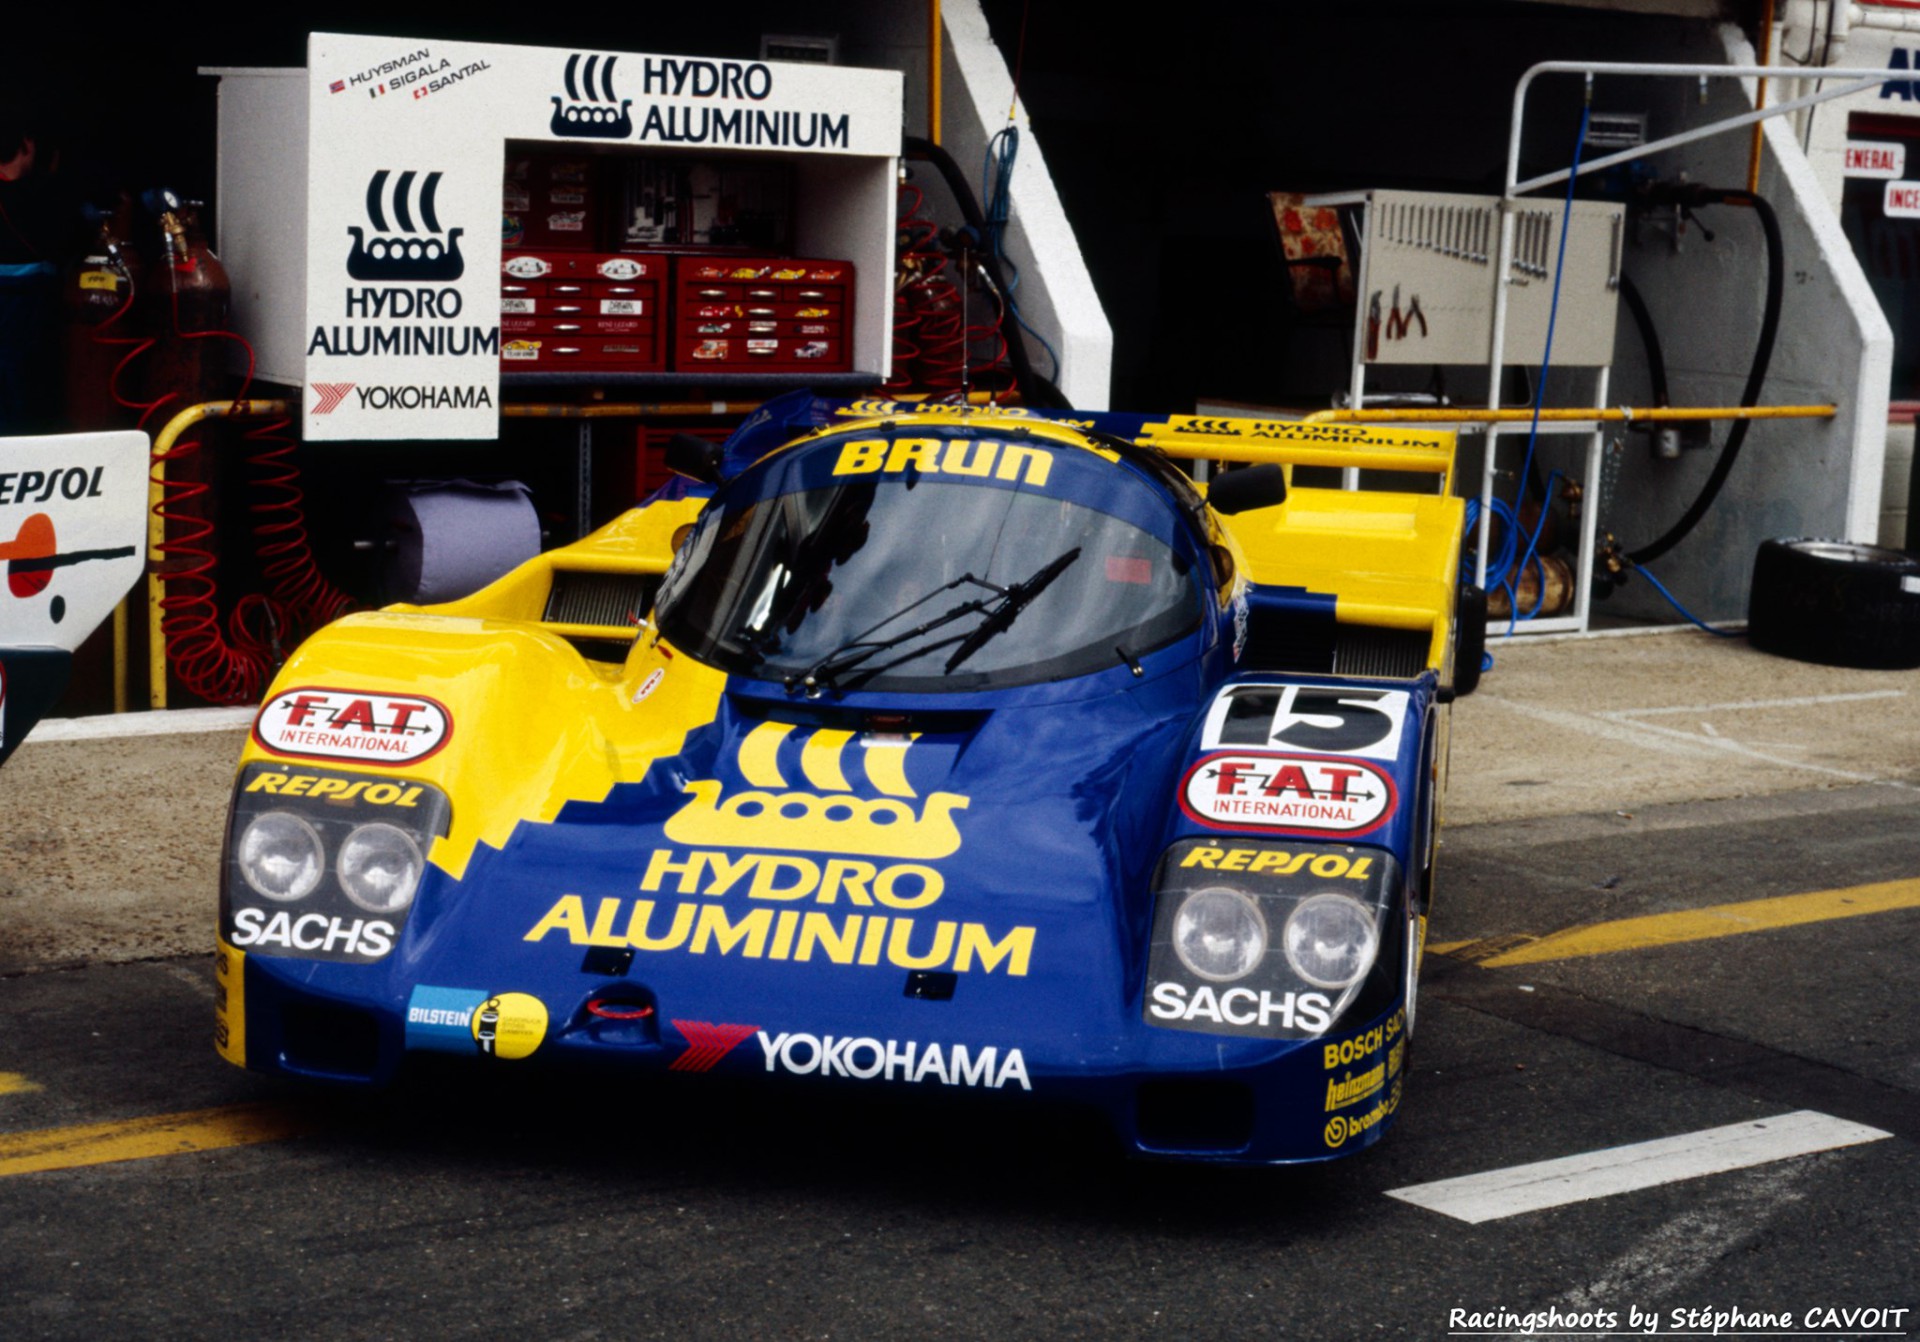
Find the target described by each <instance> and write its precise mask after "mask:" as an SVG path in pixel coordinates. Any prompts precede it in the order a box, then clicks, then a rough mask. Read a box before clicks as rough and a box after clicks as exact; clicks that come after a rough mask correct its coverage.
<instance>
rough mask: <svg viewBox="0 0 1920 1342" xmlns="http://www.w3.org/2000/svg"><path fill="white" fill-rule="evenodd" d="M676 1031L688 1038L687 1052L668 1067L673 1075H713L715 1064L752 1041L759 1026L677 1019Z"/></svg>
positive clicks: (674, 1025) (675, 1023)
mask: <svg viewBox="0 0 1920 1342" xmlns="http://www.w3.org/2000/svg"><path fill="white" fill-rule="evenodd" d="M673 1028H674V1029H676V1030H678V1031H679V1032H680V1033H681V1034H683V1035H685V1036H686V1039H687V1051H686V1052H685V1053H682V1054H681V1055H680V1056H679V1057H677V1058H675V1059H674V1060H673V1062H672V1063H670V1064H669V1065H668V1067H667V1070H668V1071H669V1072H711V1071H712V1070H713V1067H714V1064H715V1063H717V1062H719V1061H720V1059H722V1058H724V1057H726V1056H727V1054H729V1053H731V1052H733V1050H734V1049H735V1048H736V1047H737V1046H738V1045H739V1044H740V1042H741V1041H742V1040H744V1039H749V1038H751V1037H752V1036H753V1035H754V1034H755V1033H756V1032H757V1031H758V1030H759V1028H760V1027H759V1026H757V1025H710V1024H708V1023H707V1022H706V1021H703V1020H677V1021H675V1022H674V1023H673Z"/></svg>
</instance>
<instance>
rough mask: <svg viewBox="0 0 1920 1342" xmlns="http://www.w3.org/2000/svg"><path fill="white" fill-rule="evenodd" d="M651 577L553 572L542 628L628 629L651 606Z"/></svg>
mask: <svg viewBox="0 0 1920 1342" xmlns="http://www.w3.org/2000/svg"><path fill="white" fill-rule="evenodd" d="M659 585H660V576H659V575H658V574H655V573H579V572H575V571H572V570H568V569H555V570H554V572H553V586H552V587H551V588H550V589H549V590H548V592H547V608H546V610H545V611H544V612H543V613H542V614H541V616H540V618H541V620H542V622H544V623H546V624H586V625H599V626H601V627H603V628H616V629H632V628H635V627H636V626H638V625H639V623H640V619H641V617H642V616H643V615H645V614H646V612H647V609H648V608H649V607H650V606H651V605H652V604H653V593H654V590H655V589H656V588H657V587H658V586H659Z"/></svg>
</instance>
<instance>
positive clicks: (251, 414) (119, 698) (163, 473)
mask: <svg viewBox="0 0 1920 1342" xmlns="http://www.w3.org/2000/svg"><path fill="white" fill-rule="evenodd" d="M293 413H294V408H293V403H292V402H291V401H202V402H201V403H200V404H199V405H190V406H188V407H187V408H186V409H185V410H182V411H181V412H180V413H179V414H177V415H175V416H174V417H173V418H172V419H170V420H168V421H167V427H166V428H164V429H162V430H160V436H159V437H157V438H155V439H154V440H153V464H152V469H151V470H149V471H148V472H147V675H148V677H149V684H148V686H147V703H148V705H149V706H150V707H153V708H165V707H166V706H167V641H166V639H165V638H164V637H162V636H161V630H160V598H161V597H162V596H163V595H165V587H164V586H163V584H162V583H161V581H160V564H161V560H162V558H163V556H162V555H161V552H160V547H161V545H162V544H163V543H164V542H165V541H166V539H167V522H166V519H165V518H164V517H162V516H161V515H160V509H161V506H162V505H163V504H164V503H165V502H166V500H167V456H166V454H167V453H169V452H171V451H173V447H174V444H175V443H177V442H179V441H180V435H181V434H183V433H185V432H186V431H187V430H188V429H190V428H192V427H193V426H194V425H196V424H198V423H199V422H200V421H201V420H205V419H272V418H274V417H275V416H286V415H291V414H293ZM120 604H121V607H122V610H124V608H125V606H126V603H125V602H124V601H123V602H121V603H120ZM113 633H114V658H113V664H114V665H113V669H114V689H113V700H114V706H115V708H116V709H118V708H119V707H120V706H121V705H122V704H124V703H125V702H126V698H127V685H126V675H127V663H128V658H127V656H126V652H125V640H126V620H125V619H124V617H123V616H120V615H116V617H115V619H114V622H113Z"/></svg>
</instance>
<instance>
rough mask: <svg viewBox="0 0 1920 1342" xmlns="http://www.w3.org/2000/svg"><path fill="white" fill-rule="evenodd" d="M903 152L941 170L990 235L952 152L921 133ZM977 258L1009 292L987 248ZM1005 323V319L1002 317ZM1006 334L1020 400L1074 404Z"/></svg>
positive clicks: (965, 212)
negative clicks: (1068, 400) (925, 137)
mask: <svg viewBox="0 0 1920 1342" xmlns="http://www.w3.org/2000/svg"><path fill="white" fill-rule="evenodd" d="M900 147H901V151H902V152H903V153H904V154H905V156H906V157H907V158H915V159H922V160H924V161H925V162H928V163H931V164H933V166H934V167H935V168H937V169H939V172H940V176H941V178H942V179H943V180H945V182H946V184H947V190H948V191H949V192H951V193H952V194H953V199H954V201H955V202H956V203H957V204H958V205H959V206H960V214H961V217H962V218H964V219H965V220H966V221H967V227H968V228H970V229H972V230H973V231H974V232H975V233H977V234H979V236H980V237H982V238H985V237H986V236H987V219H986V216H985V215H984V214H982V213H981V212H980V202H979V200H978V199H976V198H975V196H974V194H973V187H972V186H971V185H970V184H969V183H968V181H967V178H966V174H964V173H963V172H961V171H960V165H959V164H958V163H955V162H954V161H953V155H952V154H949V153H948V152H947V151H946V150H945V149H943V148H941V147H940V146H939V145H937V144H935V143H934V142H933V141H931V140H924V139H922V138H920V137H919V136H918V135H908V136H906V137H904V138H903V139H902V140H901V146H900ZM974 259H975V260H977V261H978V262H979V263H980V266H981V268H982V269H983V270H985V271H986V272H987V278H988V280H990V281H991V282H992V283H993V287H994V288H996V289H998V290H999V291H1000V293H1001V294H1002V295H1005V294H1007V293H1008V292H1010V291H1009V290H1008V288H1007V281H1006V277H1005V276H1004V275H1002V274H1001V273H1000V263H999V260H998V259H997V258H996V257H994V255H993V254H992V252H991V251H990V250H989V249H987V248H984V247H983V248H982V249H981V250H980V251H978V252H975V253H974ZM1001 320H1002V321H1003V322H1004V321H1005V320H1006V318H1004V317H1003V318H1001ZM1004 334H1005V335H1006V337H1007V356H1008V357H1009V358H1010V359H1012V360H1013V380H1014V383H1015V385H1017V386H1018V387H1019V388H1020V399H1021V400H1023V401H1025V402H1026V403H1027V404H1028V405H1032V406H1039V407H1042V408H1052V409H1056V410H1066V409H1070V408H1071V407H1070V406H1068V404H1067V398H1066V397H1065V396H1063V395H1061V394H1060V389H1059V388H1058V387H1056V386H1054V385H1053V383H1051V382H1049V381H1048V380H1047V379H1046V378H1044V377H1041V376H1040V375H1039V374H1038V373H1036V372H1034V370H1033V361H1032V360H1031V359H1029V358H1028V357H1027V343H1026V338H1025V337H1024V336H1022V335H1021V334H1020V332H1019V330H1018V329H1017V328H1016V329H1015V330H1012V331H1009V332H1005V333H1004Z"/></svg>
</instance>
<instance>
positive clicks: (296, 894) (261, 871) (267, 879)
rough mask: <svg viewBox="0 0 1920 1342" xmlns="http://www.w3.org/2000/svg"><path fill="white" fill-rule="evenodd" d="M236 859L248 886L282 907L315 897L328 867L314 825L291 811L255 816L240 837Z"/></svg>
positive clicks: (268, 812) (264, 813)
mask: <svg viewBox="0 0 1920 1342" xmlns="http://www.w3.org/2000/svg"><path fill="white" fill-rule="evenodd" d="M235 857H237V858H238V859H239V865H240V874H241V875H242V876H243V877H245V878H246V882H247V884H248V885H250V886H252V887H253V888H254V890H255V891H257V892H258V893H260V894H262V895H264V896H266V898H268V899H271V900H275V901H277V902H279V903H282V904H290V903H292V902H293V901H294V900H297V899H305V898H306V897H307V896H308V895H310V894H312V893H313V888H314V887H315V886H316V885H318V884H320V877H321V874H322V873H323V872H325V870H326V865H327V864H326V856H325V854H324V853H323V851H322V849H321V847H320V836H319V835H318V834H316V833H314V830H313V826H312V825H309V824H308V823H307V822H306V821H304V820H302V819H301V818H300V817H299V816H297V815H294V814H292V813H291V812H288V811H264V812H262V813H261V814H259V815H257V816H255V817H254V818H253V820H252V821H251V822H250V823H249V824H248V825H247V828H246V830H245V831H244V832H243V833H242V834H241V835H240V842H239V844H238V845H237V851H236V852H235Z"/></svg>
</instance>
